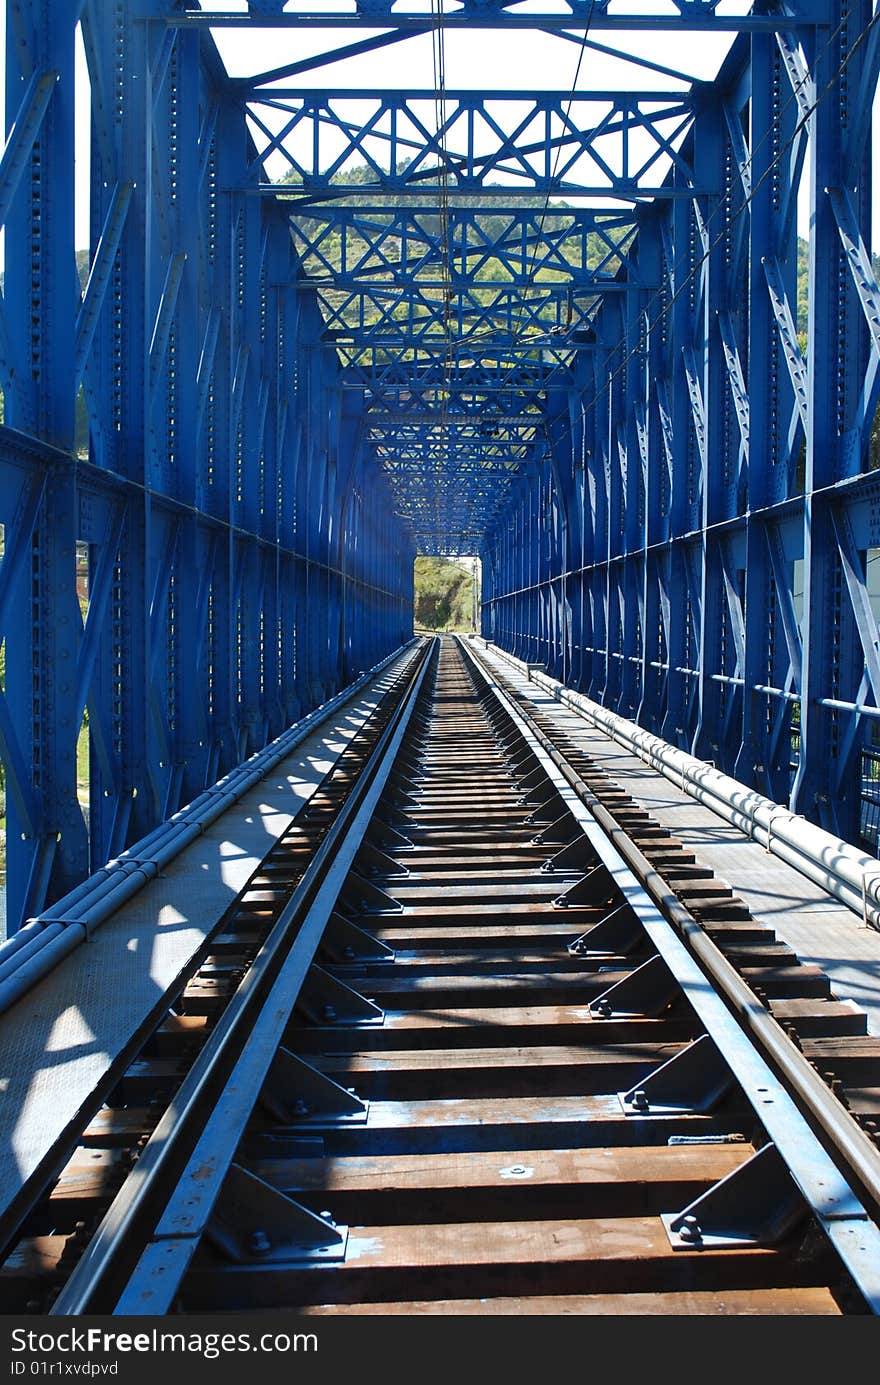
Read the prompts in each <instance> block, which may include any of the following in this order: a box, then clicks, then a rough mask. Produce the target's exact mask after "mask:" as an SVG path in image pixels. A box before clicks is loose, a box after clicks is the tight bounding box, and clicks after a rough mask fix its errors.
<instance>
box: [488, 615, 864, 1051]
mask: <svg viewBox="0 0 880 1385" xmlns="http://www.w3.org/2000/svg"><path fill="white" fill-rule="evenodd" d="M480 647H481V650H482V642H481V645H480ZM485 652H486V657H487V658H488V659H489V661H490V662H491V663H493V664H494V665H495V666H496V667H497V668H498V670H499V671H500V672H501V673H503V674H504V676H505V677H506V678H507V679H509V680H510V682H511V683H513V684H514V685H515V686H516V688H517V691H519V692H523V693H525V694H526V696H528V697H529V698H530V699H531V700H532V701H533V703H534V704H535V706H536V707H537V708H539V709H540V710H541V711H542V712H544V713H546V714H547V715H552V716H553V718H554V719H555V720H556V722H557V723H558V725H559V726H560V727H564V729H565V730H566V732H568V734H569V735H570V736H571V737H572V738H573V739H574V740H575V741H576V743H577V744H578V746H579V747H580V748H582V749H583V751H584V752H585V753H586V754H588V755H590V756H592V757H593V758H594V759H595V761H596V763H597V764H598V765H600V766H601V767H602V768H603V769H604V770H605V771H606V773H607V774H608V775H609V776H610V777H611V778H612V779H614V780H615V781H616V782H617V783H619V784H620V785H621V786H623V787H625V789H626V791H627V792H628V793H629V794H631V795H632V797H633V798H634V799H635V800H636V801H637V802H638V803H640V804H642V805H643V806H644V807H645V808H646V809H647V810H648V811H649V812H650V813H652V814H653V816H654V817H655V818H656V819H657V821H658V822H659V823H661V824H662V826H664V827H668V828H669V829H670V831H672V832H674V834H675V835H676V837H678V839H679V840H680V841H681V842H682V843H683V844H684V845H686V846H688V847H689V848H690V849H691V850H692V851H693V852H694V854H695V855H696V857H697V859H698V861H700V862H701V863H702V864H703V865H705V866H708V867H709V868H710V869H711V870H713V871H714V872H715V873H716V875H717V876H718V877H719V879H721V880H723V881H724V882H725V883H726V884H728V885H729V886H730V887H731V888H732V889H734V890H735V891H736V893H737V894H738V895H739V896H740V897H741V899H742V900H743V901H744V902H745V904H746V905H747V906H748V908H749V910H750V911H751V913H752V914H753V916H754V917H755V918H756V919H759V920H761V921H762V922H764V923H767V924H769V925H770V926H771V927H772V928H775V930H776V932H777V935H778V937H779V938H780V940H781V941H783V942H786V943H788V944H789V946H790V947H792V948H794V950H795V952H796V953H797V954H798V956H799V957H800V958H801V960H802V961H804V962H812V963H815V965H816V966H818V967H821V968H822V970H823V971H824V972H825V973H826V974H827V976H828V977H829V979H830V981H831V985H832V989H833V990H834V992H835V994H836V996H837V997H838V999H840V1000H847V999H849V1000H854V1001H855V1002H856V1003H857V1004H858V1005H861V1006H862V1007H863V1008H864V1010H865V1011H866V1012H867V1015H868V1030H869V1032H870V1033H872V1034H880V933H878V932H877V931H876V930H875V929H874V928H866V927H865V925H864V924H863V922H862V920H861V918H859V916H858V915H856V914H854V913H853V912H852V911H851V910H850V909H847V908H846V907H845V906H844V905H842V904H839V903H838V902H837V900H835V899H834V898H833V897H832V896H831V895H828V894H826V893H825V892H824V891H823V890H822V889H820V888H819V886H818V885H814V884H813V883H812V882H811V881H810V880H807V879H806V877H805V876H803V875H801V874H800V873H799V872H798V871H796V870H795V869H794V868H793V867H791V866H788V865H786V863H785V862H784V861H780V860H779V858H778V857H777V856H773V855H771V854H769V853H768V852H767V851H766V850H765V849H764V847H763V846H759V845H758V843H757V842H754V841H752V840H751V839H750V838H749V837H746V836H745V835H744V834H743V833H742V832H740V831H739V830H738V829H737V828H736V827H733V826H732V825H731V824H730V823H728V822H725V820H724V819H723V818H722V817H719V816H718V815H717V814H716V813H713V812H712V811H711V810H710V809H708V808H706V807H704V805H703V804H701V803H698V802H697V801H696V799H693V798H691V797H690V795H689V794H687V793H685V792H684V790H683V789H680V788H678V786H677V785H675V784H672V783H671V782H670V781H669V780H668V779H666V778H664V776H663V775H662V774H659V773H658V772H657V771H656V770H654V769H651V768H650V766H648V765H646V764H645V763H644V761H642V760H640V759H639V758H638V756H636V755H632V754H630V753H628V752H627V751H626V750H625V749H624V748H623V746H621V745H618V743H617V742H616V741H614V740H612V739H611V738H610V737H608V736H606V735H604V734H603V733H602V732H600V731H597V730H596V729H595V728H594V727H592V726H590V725H589V723H588V722H587V721H586V720H585V718H584V717H581V716H579V715H578V714H577V713H576V712H574V711H572V710H570V709H569V708H567V707H562V706H560V705H559V703H558V702H556V701H555V699H554V698H553V696H552V695H551V694H550V693H548V692H545V691H544V690H543V689H542V688H540V687H539V686H538V685H537V684H535V683H534V682H531V681H530V680H529V679H528V678H527V677H526V676H525V674H522V673H520V672H519V670H518V669H516V668H515V667H514V665H512V664H511V663H510V662H509V661H508V660H507V659H505V658H504V657H503V656H501V655H499V654H498V653H496V652H495V651H494V649H493V646H491V645H490V646H489V647H488V649H487V650H486V651H485Z"/></svg>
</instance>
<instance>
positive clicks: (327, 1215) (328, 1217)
mask: <svg viewBox="0 0 880 1385" xmlns="http://www.w3.org/2000/svg"><path fill="white" fill-rule="evenodd" d="M318 1216H319V1217H320V1218H321V1220H322V1221H327V1222H329V1223H330V1225H331V1226H335V1225H336V1223H335V1221H334V1220H333V1213H332V1212H319V1213H318Z"/></svg>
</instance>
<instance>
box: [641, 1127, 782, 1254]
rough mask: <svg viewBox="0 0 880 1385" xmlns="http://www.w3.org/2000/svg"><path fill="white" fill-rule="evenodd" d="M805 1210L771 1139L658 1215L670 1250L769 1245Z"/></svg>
mask: <svg viewBox="0 0 880 1385" xmlns="http://www.w3.org/2000/svg"><path fill="white" fill-rule="evenodd" d="M806 1214H807V1204H806V1202H805V1201H804V1198H803V1196H802V1194H801V1193H800V1191H799V1190H798V1187H797V1184H796V1183H795V1181H794V1179H793V1178H792V1176H791V1174H790V1173H789V1171H788V1168H787V1166H786V1164H785V1161H784V1160H783V1158H782V1155H781V1154H780V1153H779V1150H778V1149H777V1148H776V1146H775V1145H774V1144H768V1145H764V1147H763V1149H759V1150H758V1152H757V1154H753V1155H752V1157H751V1159H747V1160H746V1162H745V1163H744V1164H740V1166H739V1168H738V1169H734V1171H733V1173H729V1174H728V1175H727V1177H726V1178H722V1179H721V1180H720V1181H719V1182H718V1183H715V1184H713V1186H712V1187H711V1188H709V1189H707V1191H706V1192H705V1193H702V1194H701V1195H700V1197H698V1198H695V1200H694V1201H693V1202H691V1203H689V1204H688V1206H687V1207H685V1208H684V1210H683V1211H681V1212H664V1213H663V1214H662V1217H661V1220H662V1222H663V1225H664V1227H665V1228H666V1234H667V1236H668V1237H669V1243H670V1245H671V1246H672V1249H673V1250H722V1249H724V1250H736V1249H737V1248H738V1247H742V1248H743V1249H751V1248H753V1247H755V1246H773V1245H776V1244H778V1242H779V1241H781V1240H783V1239H784V1238H785V1237H786V1236H787V1235H788V1233H789V1232H790V1231H791V1230H793V1228H794V1227H795V1226H796V1225H797V1224H798V1222H799V1221H801V1220H802V1219H803V1218H804V1217H805V1216H806Z"/></svg>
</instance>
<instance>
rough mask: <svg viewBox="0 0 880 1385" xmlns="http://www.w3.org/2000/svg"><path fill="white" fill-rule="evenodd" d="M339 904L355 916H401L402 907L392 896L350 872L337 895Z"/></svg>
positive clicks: (369, 881)
mask: <svg viewBox="0 0 880 1385" xmlns="http://www.w3.org/2000/svg"><path fill="white" fill-rule="evenodd" d="M339 899H340V902H341V903H342V904H343V905H344V906H345V907H347V908H348V909H350V910H351V912H352V913H353V914H355V915H357V914H402V913H403V905H402V904H401V903H400V901H399V900H398V899H395V898H394V896H393V895H390V894H388V893H387V892H386V891H385V890H381V889H380V888H379V886H378V885H374V884H373V882H372V880H367V879H365V877H364V876H363V875H358V873H357V871H355V870H350V871H349V873H348V875H347V876H346V880H345V884H344V885H343V887H342V890H341V891H340V895H339Z"/></svg>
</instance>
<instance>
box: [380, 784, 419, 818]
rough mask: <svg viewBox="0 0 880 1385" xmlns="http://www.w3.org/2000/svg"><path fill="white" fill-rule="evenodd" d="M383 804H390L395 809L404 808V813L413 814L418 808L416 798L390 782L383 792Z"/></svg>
mask: <svg viewBox="0 0 880 1385" xmlns="http://www.w3.org/2000/svg"><path fill="white" fill-rule="evenodd" d="M382 803H383V804H388V803H390V804H391V805H392V806H393V807H395V808H402V809H403V810H404V812H412V811H413V809H414V808H415V806H416V796H415V794H412V793H408V792H407V790H406V789H402V788H400V787H399V786H398V785H397V784H392V783H390V782H389V783H387V784H386V785H385V788H384V789H383V790H382Z"/></svg>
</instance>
